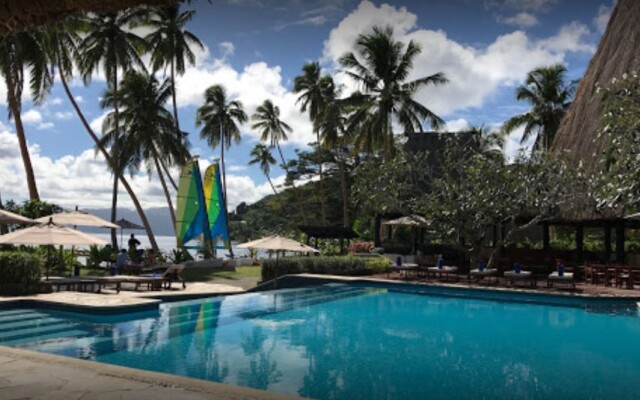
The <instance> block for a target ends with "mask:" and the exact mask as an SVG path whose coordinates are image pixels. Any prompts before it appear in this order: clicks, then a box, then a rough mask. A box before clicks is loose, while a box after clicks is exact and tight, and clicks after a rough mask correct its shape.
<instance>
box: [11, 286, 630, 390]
mask: <svg viewBox="0 0 640 400" xmlns="http://www.w3.org/2000/svg"><path fill="white" fill-rule="evenodd" d="M25 315H27V314H25ZM10 317H11V315H7V316H6V317H4V316H2V311H0V338H2V337H3V336H2V335H3V329H4V328H3V324H7V323H9V322H7V321H5V320H4V319H5V318H8V319H10ZM21 318H25V317H24V316H22V317H21ZM33 318H35V319H37V320H38V321H40V322H41V323H40V325H39V327H40V328H42V330H41V331H39V333H38V334H37V335H36V334H34V335H32V336H31V337H29V335H26V334H25V336H24V337H20V338H16V336H15V335H14V336H11V340H13V342H12V343H8V344H12V345H18V346H25V347H29V348H33V349H36V350H40V351H47V352H52V353H57V354H64V355H68V356H73V357H80V358H85V359H92V360H97V361H102V362H108V363H113V364H119V365H125V366H130V367H135V368H142V369H147V370H154V371H160V372H167V373H173V374H179V375H185V376H190V377H194V378H199V379H207V380H212V381H216V382H224V383H230V384H237V385H242V386H249V387H253V388H258V389H266V390H270V391H274V392H283V393H289V394H293V395H300V396H305V397H310V398H319V399H388V398H394V399H414V398H426V397H428V398H436V399H450V398H487V399H511V398H521V399H547V398H575V399H578V398H619V399H631V398H634V396H635V393H637V392H638V390H640V379H639V378H640V361H639V360H640V345H636V342H637V337H638V335H639V334H640V323H639V321H640V320H639V319H638V318H637V317H635V316H618V317H611V316H608V315H604V314H600V313H591V312H588V311H585V310H581V309H577V308H559V307H547V306H537V305H526V304H513V303H499V302H489V301H480V300H461V299H454V298H437V297H429V296H417V295H412V294H406V293H389V292H387V291H386V290H383V289H365V288H355V287H349V286H343V287H334V288H313V289H304V290H285V291H281V292H278V293H257V294H246V295H240V296H228V297H218V298H212V299H206V300H203V301H187V302H180V303H172V304H165V305H162V306H161V307H160V309H159V310H158V311H155V312H147V313H138V314H135V315H130V316H128V317H126V316H125V317H123V316H119V317H117V318H115V317H99V318H98V317H80V316H78V315H75V314H61V313H49V312H45V311H37V312H36V311H33ZM60 321H62V322H60ZM21 323H22V322H21ZM47 324H50V325H47ZM65 324H66V325H65ZM46 326H52V327H56V328H55V329H57V332H58V333H59V334H60V335H59V336H58V337H55V338H54V337H53V336H47V334H45V333H46V332H48V331H46V329H45V328H46ZM40 328H38V329H40ZM7 329H8V328H7ZM65 329H66V330H65ZM5 330H6V329H5ZM34 332H35V330H34ZM65 332H68V333H69V334H68V335H66V334H65ZM72 332H73V334H72ZM49 335H54V333H50V334H49ZM0 341H1V340H0ZM8 341H9V339H7V342H8ZM593 376H597V377H598V379H593V378H592V377H593Z"/></svg>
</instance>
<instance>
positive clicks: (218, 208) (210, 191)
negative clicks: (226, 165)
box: [204, 163, 230, 249]
mask: <svg viewBox="0 0 640 400" xmlns="http://www.w3.org/2000/svg"><path fill="white" fill-rule="evenodd" d="M204 198H205V201H206V204H207V212H208V214H209V230H210V232H211V240H212V243H213V244H214V246H215V247H216V248H224V249H229V247H230V243H229V227H228V225H227V209H226V206H225V201H224V194H223V192H222V181H221V180H220V168H219V167H218V163H214V164H211V165H210V166H209V167H208V168H207V169H206V171H205V172H204ZM220 242H222V245H221V246H220V245H218V243H220Z"/></svg>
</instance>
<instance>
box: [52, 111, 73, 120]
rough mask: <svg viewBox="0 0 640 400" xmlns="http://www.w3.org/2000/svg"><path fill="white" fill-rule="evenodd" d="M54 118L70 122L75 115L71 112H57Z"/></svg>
mask: <svg viewBox="0 0 640 400" xmlns="http://www.w3.org/2000/svg"><path fill="white" fill-rule="evenodd" d="M53 116H54V117H55V118H56V119H61V120H69V119H72V118H73V116H74V114H73V113H72V112H71V111H56V112H54V113H53Z"/></svg>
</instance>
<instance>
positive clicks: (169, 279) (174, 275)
mask: <svg viewBox="0 0 640 400" xmlns="http://www.w3.org/2000/svg"><path fill="white" fill-rule="evenodd" d="M182 270H184V266H183V265H179V264H167V265H166V269H165V270H164V272H163V273H162V274H142V275H140V276H141V277H144V278H160V279H161V280H162V284H163V286H164V288H165V289H171V284H172V283H173V282H181V283H182V288H183V289H186V288H187V284H186V282H185V281H184V279H182V277H181V276H180V273H181V272H182Z"/></svg>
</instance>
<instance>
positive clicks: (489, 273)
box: [469, 268, 498, 283]
mask: <svg viewBox="0 0 640 400" xmlns="http://www.w3.org/2000/svg"><path fill="white" fill-rule="evenodd" d="M490 277H493V278H495V279H494V283H497V282H498V269H497V268H483V269H482V270H480V269H478V268H476V269H472V270H471V271H469V283H471V278H474V279H475V280H476V282H480V281H481V280H484V278H490Z"/></svg>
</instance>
